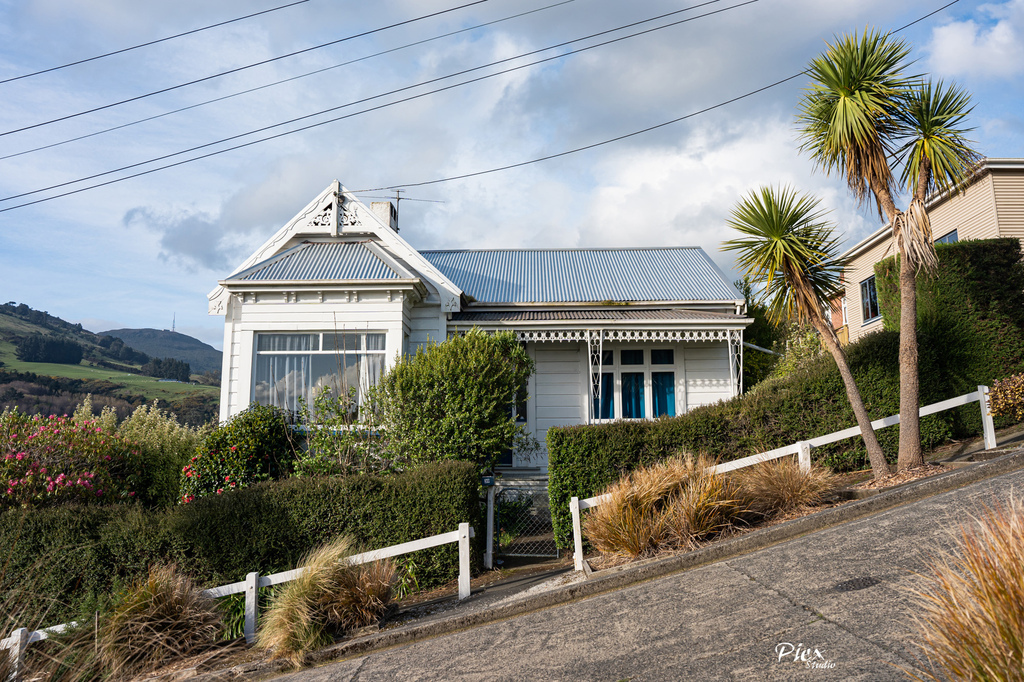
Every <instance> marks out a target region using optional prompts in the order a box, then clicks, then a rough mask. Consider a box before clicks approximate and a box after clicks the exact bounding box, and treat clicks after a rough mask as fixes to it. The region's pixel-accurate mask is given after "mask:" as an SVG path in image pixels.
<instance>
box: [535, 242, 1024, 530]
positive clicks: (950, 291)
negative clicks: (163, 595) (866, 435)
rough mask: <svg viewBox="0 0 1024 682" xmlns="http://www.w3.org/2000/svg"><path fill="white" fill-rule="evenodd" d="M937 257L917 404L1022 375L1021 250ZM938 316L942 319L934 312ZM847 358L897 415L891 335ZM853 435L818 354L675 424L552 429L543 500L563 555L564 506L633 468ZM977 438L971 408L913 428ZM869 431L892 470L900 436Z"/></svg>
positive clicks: (846, 409) (838, 383) (977, 246)
mask: <svg viewBox="0 0 1024 682" xmlns="http://www.w3.org/2000/svg"><path fill="white" fill-rule="evenodd" d="M938 253H939V259H940V260H939V262H940V269H939V275H938V276H937V277H936V278H935V279H934V280H932V282H931V284H930V287H931V289H928V286H929V285H928V284H927V283H926V284H923V285H922V292H923V293H922V300H923V301H925V303H924V304H923V305H922V306H921V310H922V314H923V316H930V318H929V320H930V321H926V320H923V321H922V324H921V329H920V331H919V335H918V341H919V351H918V352H919V358H918V362H919V373H920V382H921V404H922V405H926V404H929V403H934V402H938V401H940V400H945V399H947V398H951V397H953V396H956V395H962V394H964V393H969V392H971V391H973V390H975V389H976V387H977V386H978V385H979V384H990V383H991V382H993V381H994V380H995V379H997V378H1000V377H1003V376H1006V375H1008V374H1012V373H1014V372H1019V371H1021V370H1024V301H1022V298H1024V294H1022V293H1021V292H1024V267H1022V266H1021V264H1020V245H1019V242H1018V241H1017V240H1015V239H999V240H991V241H988V242H961V243H960V244H951V245H948V246H943V245H940V247H939V249H938ZM891 267H892V266H891V260H890V261H889V262H886V261H883V263H881V264H879V266H877V272H878V273H879V276H878V279H879V281H880V284H879V287H880V292H881V296H880V298H882V300H883V301H885V303H884V304H883V308H882V310H883V314H885V315H892V314H894V307H893V306H892V295H893V291H894V290H893V289H892V288H888V289H887V288H885V287H886V286H887V285H886V284H885V283H884V282H883V281H882V280H884V279H885V278H886V277H888V276H889V275H890V274H891V272H892V271H891ZM886 296H888V297H889V298H886ZM957 302H960V303H961V304H962V305H961V306H958V305H957ZM960 307H962V308H964V310H960V309H959V308H960ZM943 310H946V311H947V312H945V313H943V314H942V315H940V314H939V313H940V312H941V311H943ZM895 314H897V315H898V312H895ZM943 320H946V321H945V322H944V321H943ZM887 325H888V323H887ZM846 351H847V354H848V356H849V360H850V366H851V369H852V370H853V373H854V376H855V378H856V380H857V386H858V387H859V389H860V392H861V396H862V397H863V399H864V402H865V405H866V407H867V409H868V413H869V414H870V415H871V418H872V419H878V418H881V417H886V416H888V415H891V414H897V413H899V363H898V358H899V335H898V333H897V332H895V331H883V332H879V333H877V334H871V335H869V336H867V337H865V338H863V339H861V340H860V341H858V342H857V343H853V344H850V345H849V346H848V347H847V348H846ZM1002 421H1003V422H1004V423H1008V421H1007V420H1006V419H1004V420H1002ZM997 424H999V421H998V420H997ZM850 426H856V419H855V418H854V415H853V410H852V409H851V408H850V406H849V403H848V401H847V399H846V391H845V387H844V386H843V382H842V379H841V378H840V376H839V372H838V370H837V369H836V367H835V363H834V362H833V360H832V357H831V356H823V357H822V358H819V359H817V360H815V361H813V362H811V363H810V364H808V365H807V366H805V367H804V368H803V369H801V370H800V371H798V372H796V373H794V374H792V375H790V376H787V377H785V378H782V379H775V380H770V381H767V382H764V383H763V384H761V385H759V386H757V387H756V388H755V389H753V390H752V391H751V392H749V393H747V394H746V395H744V396H742V397H739V398H735V399H733V400H730V401H728V402H721V403H717V404H715V405H707V406H704V407H699V408H696V409H693V410H691V411H690V412H688V413H687V414H684V415H681V416H679V417H674V418H663V419H660V420H658V421H651V422H615V423H611V424H597V425H580V426H569V427H562V428H553V429H549V430H548V435H547V444H548V458H549V464H548V467H549V476H550V480H549V494H550V497H551V509H552V520H553V522H554V527H555V538H556V541H557V542H558V544H559V546H561V547H569V546H570V545H571V542H572V526H571V519H570V516H569V499H570V498H571V497H573V496H577V497H580V498H585V497H590V496H591V495H594V494H597V493H598V492H600V491H601V490H603V489H604V488H605V487H607V486H608V485H609V484H611V483H612V482H614V481H616V480H618V479H619V478H620V477H621V476H622V475H623V474H625V473H628V472H630V471H632V470H633V469H635V468H637V467H638V466H641V465H646V464H650V463H652V462H655V461H658V460H660V459H664V458H665V457H667V456H669V455H672V454H674V453H676V452H678V451H679V450H688V451H691V452H706V453H708V454H710V455H711V456H712V457H717V458H719V459H720V460H722V461H729V460H733V459H739V458H741V457H746V456H748V455H752V454H754V453H757V452H763V451H765V450H771V449H773V448H777V447H782V446H785V445H789V444H791V443H794V442H796V441H798V440H805V439H808V438H812V437H814V436H820V435H822V434H826V433H831V432H833V431H838V430H840V429H844V428H848V427H850ZM980 431H981V415H980V411H979V409H978V406H977V404H971V405H966V406H964V407H960V408H957V409H954V410H948V411H945V412H941V413H939V414H936V415H930V416H928V417H924V418H923V419H922V420H921V440H922V444H923V446H924V447H925V448H932V447H936V446H938V445H940V444H942V443H943V442H945V441H947V440H948V439H949V438H953V437H962V436H967V435H973V434H977V433H980ZM877 434H878V439H879V441H880V443H881V445H882V448H883V450H884V451H885V453H886V457H887V458H889V459H890V461H893V462H894V461H895V459H896V455H897V448H898V442H899V427H898V426H894V427H889V428H886V429H882V430H879V431H878V432H877ZM812 456H813V458H814V459H815V460H816V461H818V462H820V463H822V464H825V465H827V466H830V467H832V468H833V469H835V470H849V469H854V468H859V467H862V466H864V465H865V463H866V459H867V458H866V452H865V450H864V447H863V442H862V441H861V440H860V439H859V438H851V439H848V440H846V441H843V442H840V443H835V444H833V445H829V446H825V447H822V448H815V449H814V450H813V454H812Z"/></svg>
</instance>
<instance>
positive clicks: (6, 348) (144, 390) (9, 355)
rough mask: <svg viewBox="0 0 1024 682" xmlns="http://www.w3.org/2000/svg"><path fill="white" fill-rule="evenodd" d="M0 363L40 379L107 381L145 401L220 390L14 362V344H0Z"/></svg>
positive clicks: (83, 367)
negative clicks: (54, 377)
mask: <svg viewBox="0 0 1024 682" xmlns="http://www.w3.org/2000/svg"><path fill="white" fill-rule="evenodd" d="M0 362H3V363H4V364H3V369H7V370H13V371H16V372H33V373H34V374H40V375H42V376H59V377H68V378H71V379H95V380H100V381H110V382H113V383H115V384H121V385H122V386H124V387H125V391H126V392H128V393H132V394H135V395H141V396H145V398H146V399H147V400H153V399H156V398H159V399H160V400H176V399H178V398H182V397H185V396H187V395H190V394H193V393H202V394H207V395H219V394H220V389H219V388H217V387H215V386H199V385H192V384H180V383H177V382H173V381H160V380H158V379H155V378H153V377H144V376H141V375H138V374H129V373H127V372H119V371H117V370H113V369H106V368H105V367H95V366H93V365H86V364H80V365H59V364H53V363H46V362H22V361H21V360H18V358H17V356H16V355H15V352H14V345H13V344H11V343H8V342H6V341H0Z"/></svg>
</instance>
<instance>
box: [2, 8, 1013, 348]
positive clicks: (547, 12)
mask: <svg viewBox="0 0 1024 682" xmlns="http://www.w3.org/2000/svg"><path fill="white" fill-rule="evenodd" d="M294 1H295V0H220V1H219V2H216V3H211V2H208V1H207V0H174V1H173V2H171V1H165V0H149V1H148V2H138V1H137V0H30V1H26V0H0V81H6V82H2V83H0V157H5V158H0V298H2V299H3V300H4V301H15V302H19V303H22V302H23V303H27V304H28V305H30V306H32V307H33V308H37V309H41V310H47V311H48V312H50V313H51V314H54V315H58V316H59V317H62V318H64V319H66V320H70V321H72V322H81V323H82V325H83V326H84V327H85V328H86V329H90V330H92V331H97V332H98V331H104V330H107V329H114V328H121V327H132V328H139V327H153V328H158V329H168V328H170V327H171V325H172V321H173V323H174V324H175V328H176V329H177V330H178V331H179V332H182V333H186V334H190V335H193V336H195V337H197V338H199V339H201V340H203V341H205V342H207V343H210V344H211V345H213V346H215V347H217V348H220V347H221V345H222V343H221V341H222V336H223V319H222V318H218V317H211V316H208V315H207V300H206V295H207V293H209V292H210V290H211V289H213V288H214V287H215V286H216V284H217V281H218V280H219V279H223V278H224V277H226V276H227V275H228V274H230V272H231V271H232V270H233V269H234V268H235V267H236V266H237V265H239V264H240V263H241V262H242V261H243V260H244V259H245V258H246V257H248V256H249V254H250V253H252V251H254V250H255V248H256V247H258V246H259V245H260V244H261V243H263V241H265V240H266V239H267V238H268V237H269V236H270V235H272V234H273V233H274V232H276V231H277V230H278V229H279V228H280V227H281V226H282V225H284V224H285V223H286V222H287V221H288V220H289V219H290V218H291V217H292V216H293V215H295V214H296V213H297V212H298V211H299V210H301V209H302V208H303V207H304V206H305V205H306V204H307V203H308V202H309V201H310V200H312V199H313V198H314V197H315V196H316V195H317V194H318V193H319V192H320V191H322V190H323V189H324V188H326V187H327V186H328V185H329V184H330V183H331V182H332V181H333V180H335V179H338V180H340V181H341V182H342V184H343V185H345V186H346V187H347V188H348V189H350V190H370V189H374V188H380V187H393V186H397V185H413V184H415V183H423V182H430V181H434V180H439V179H444V178H450V177H452V176H458V175H464V174H470V173H476V172H478V171H486V170H489V169H493V168H497V167H501V166H506V165H512V164H518V163H521V162H524V161H529V160H532V159H537V158H540V157H544V156H549V155H553V154H560V153H562V152H566V151H569V150H572V149H576V148H580V147H586V146H589V145H593V144H595V143H600V142H603V141H606V140H611V139H613V138H617V137H620V136H623V135H627V134H629V133H633V132H636V131H640V130H643V129H646V128H649V127H652V126H657V125H659V124H663V123H666V122H668V121H671V120H674V119H679V118H682V117H685V116H689V117H688V118H685V119H684V120H681V121H678V122H676V123H672V124H670V125H665V126H662V127H660V128H657V129H655V130H652V131H650V132H646V133H643V134H639V135H634V136H632V137H628V138H626V139H623V140H619V141H616V142H611V143H609V144H604V145H601V146H598V147H594V148H591V149H588V150H585V151H581V152H578V153H573V154H568V155H565V156H561V157H559V158H556V159H552V160H548V161H543V162H540V163H534V164H529V165H526V166H522V167H519V168H514V169H511V170H505V171H501V172H495V173H489V174H484V175H477V176H474V177H469V178H465V179H460V180H454V181H448V182H440V183H435V184H426V185H420V186H410V187H407V188H406V190H405V191H403V193H402V195H401V196H402V200H401V202H400V204H399V212H400V215H399V227H400V230H401V234H402V236H403V237H404V238H405V239H406V240H407V241H409V242H410V243H411V244H412V245H413V246H414V247H416V248H419V249H437V248H466V249H480V248H574V247H630V246H672V245H684V246H691V245H696V246H700V247H702V248H704V249H705V250H706V251H707V252H708V254H709V255H710V256H711V257H712V258H713V259H714V260H715V261H716V262H717V263H718V264H719V265H720V266H721V267H722V268H723V269H724V270H725V271H726V272H727V273H728V274H729V275H730V276H735V275H736V269H735V262H734V256H733V255H732V254H730V253H725V252H722V251H721V250H720V245H721V243H722V242H723V241H724V240H726V239H729V238H731V237H732V236H733V235H732V234H730V232H731V230H730V228H729V227H728V226H727V225H726V220H727V218H728V215H729V212H730V210H731V209H732V208H733V207H734V206H735V204H736V202H737V201H739V200H740V199H741V198H742V197H743V196H744V195H745V194H746V193H748V192H750V191H751V190H753V189H755V188H757V187H760V186H762V185H775V186H779V185H790V186H792V187H794V188H796V189H798V190H800V191H801V192H805V193H809V194H813V195H814V196H816V197H818V198H820V200H821V202H822V206H823V207H825V208H827V209H828V210H830V211H831V213H830V219H831V220H832V221H834V222H835V224H836V231H837V232H836V234H837V236H839V238H840V239H841V240H842V241H843V242H844V244H845V245H846V246H852V245H853V244H855V243H856V242H857V241H859V240H860V239H862V238H864V237H866V236H867V235H868V234H870V233H871V232H873V231H874V230H876V229H877V228H878V227H879V226H880V225H881V223H880V221H879V219H878V217H877V215H876V214H875V213H874V211H873V210H872V207H870V206H867V207H864V206H858V204H857V203H856V201H855V200H854V199H853V198H852V197H851V196H850V194H849V192H848V191H847V190H846V187H845V184H844V183H843V182H842V180H841V179H839V178H837V177H834V176H833V177H829V176H827V175H825V174H824V173H822V172H820V171H819V170H817V169H816V168H815V166H814V164H813V163H812V161H811V159H810V158H809V157H808V156H807V155H806V154H802V153H801V152H800V151H799V138H798V134H797V130H796V122H795V118H794V116H795V112H796V106H797V103H798V102H799V99H800V97H801V94H802V92H803V89H804V88H805V87H806V86H807V84H808V83H807V79H806V78H805V77H803V76H801V77H798V78H796V79H793V80H790V81H788V82H786V83H783V84H781V85H777V86H775V87H772V88H768V89H767V90H764V91H762V92H759V93H757V94H753V95H750V96H749V97H745V98H743V99H740V100H738V101H735V102H731V103H729V104H725V105H724V106H719V107H716V108H713V109H710V110H708V111H703V110H705V109H708V108H709V107H713V106H715V105H719V104H721V103H723V102H727V101H729V100H732V99H734V98H736V97H739V96H741V95H745V94H747V93H750V92H752V91H755V90H758V89H760V88H764V87H765V86H767V85H770V84H772V83H775V82H776V81H779V80H782V79H785V78H788V77H790V76H793V75H795V74H799V73H800V72H801V71H802V70H803V69H804V68H805V67H806V65H807V63H808V62H809V61H810V60H811V59H812V58H814V57H815V56H816V55H818V54H819V53H820V52H821V51H822V50H823V48H824V46H825V41H828V40H832V39H833V38H834V36H836V35H841V34H843V33H850V32H854V31H862V30H864V29H865V27H872V28H877V29H879V30H883V31H889V30H895V29H898V28H900V27H902V26H904V25H906V24H909V23H911V22H913V21H915V20H917V19H919V18H921V17H923V16H925V15H927V14H929V13H931V12H934V11H935V10H938V9H939V8H940V7H942V6H943V5H945V4H946V3H947V2H948V0H903V1H901V2H892V0H858V1H857V2H850V1H849V0H836V1H833V0H753V1H752V2H747V1H746V0H714V1H712V2H700V0H687V1H686V2H681V1H675V2H671V1H669V0H648V1H645V2H628V3H627V2H621V0H571V1H569V2H560V0H483V1H480V2H473V0H378V1H377V2H372V3H370V2H356V1H354V0H346V1H332V0H305V1H304V2H299V3H298V4H294V5H292V6H290V7H282V5H286V4H288V3H289V2H294ZM698 5H700V6H698ZM687 8H690V9H687ZM264 10H272V11H266V12H264ZM532 10H536V11H532ZM678 10H686V11H682V12H678V13H676V14H673V15H671V16H667V17H664V18H662V19H658V20H655V21H647V20H650V19H653V18H655V17H658V16H660V15H665V14H668V13H670V12H677V11H678ZM531 11H532V12H531ZM257 12H263V13H262V14H259V15H257V16H252V17H249V18H246V19H241V20H239V21H230V20H232V19H238V18H240V17H244V16H246V15H250V14H254V13H257ZM527 12H529V13H528V14H523V13H527ZM712 13H713V14H712ZM431 14H433V15H434V16H427V15H431ZM515 15H522V16H515ZM704 15H706V16H704ZM683 19H690V21H687V22H685V23H678V24H676V25H672V26H669V25H668V24H672V23H674V22H679V21H681V20H683ZM221 22H230V23H224V24H223V25H221V26H217V27H214V28H209V29H207V30H200V31H195V29H202V28H204V27H207V26H211V25H213V24H219V23H221ZM635 22H644V23H640V24H637V25H635V26H633V27H631V28H621V27H624V26H626V25H628V24H634V23H635ZM396 24H400V25H396ZM649 29H656V30H653V31H648V30H649ZM188 31H194V32H192V33H190V34H188V35H185V36H182V37H179V38H173V39H170V40H162V41H160V42H157V43H155V44H152V45H149V46H146V47H140V48H138V49H131V50H125V51H122V52H120V53H119V54H115V55H112V56H108V57H102V58H99V59H92V60H90V61H86V62H84V63H80V64H77V65H73V66H68V67H67V68H59V69H54V70H50V71H47V72H46V73H41V74H37V75H28V76H27V77H22V78H19V77H20V76H26V75H27V74H33V73H34V72H37V71H42V70H46V69H52V68H53V67H59V66H62V65H65V64H69V63H71V62H76V61H79V60H84V59H88V58H91V57H96V56H98V55H103V54H105V53H108V52H112V51H116V50H124V49H125V48H130V47H132V46H136V45H140V44H142V43H147V42H150V41H158V40H160V39H163V38H167V37H170V36H174V35H176V34H179V33H184V32H188ZM608 31H610V32H608ZM641 31H648V32H647V33H644V34H643V35H637V36H634V37H628V38H624V39H622V40H618V41H616V42H613V43H611V44H607V45H601V46H598V43H601V42H606V41H609V40H612V39H615V38H623V37H625V36H629V35H630V34H633V33H638V32H641ZM602 32H608V33H604V34H603V35H602V36H599V37H595V38H587V36H591V35H593V34H597V33H602ZM360 34H362V35H360ZM446 34H449V35H446ZM899 35H900V36H901V37H902V38H904V39H906V40H907V41H908V42H909V43H910V44H911V45H912V46H913V59H915V60H916V61H915V63H914V65H913V67H912V70H913V71H915V72H917V73H921V74H929V75H931V76H932V78H935V79H943V80H947V81H948V80H955V81H956V82H957V83H958V84H960V85H962V86H963V87H965V88H966V89H967V90H968V91H969V92H970V93H971V94H972V96H973V102H974V105H975V108H974V110H973V112H972V114H971V117H970V125H972V126H973V127H974V128H975V129H974V130H973V131H972V133H971V135H970V136H971V139H972V140H974V142H975V147H976V149H977V150H978V151H979V153H981V154H982V155H984V156H988V157H1003V158H1014V157H1022V156H1024V108H1022V107H1021V104H1022V99H1024V98H1022V94H1024V92H1022V83H1024V81H1022V78H1021V76H1022V71H1024V0H1007V1H1006V2H992V3H979V2H970V1H969V0H960V1H959V2H956V3H954V4H952V5H951V6H949V7H947V8H945V9H943V10H941V11H939V12H938V13H936V14H935V15H933V16H931V17H929V18H927V19H924V20H923V21H921V22H919V23H916V24H914V25H913V26H911V27H909V28H907V29H905V30H903V31H902V32H901V33H900V34H899ZM580 39H584V40H580ZM569 41H576V42H571V43H569ZM325 43H334V44H332V45H328V46H326V47H317V46H320V45H323V44H325ZM414 43H416V44H414ZM563 43H569V44H567V45H562V46H561V47H554V46H557V45H561V44H563ZM590 46H595V47H592V49H585V50H582V51H579V52H577V53H575V54H567V53H569V52H571V51H573V50H579V49H580V48H587V47H590ZM552 47H554V49H545V48H552ZM309 48H317V49H309ZM299 51H303V52H302V53H301V54H297V55H293V56H290V57H286V58H282V59H275V58H276V57H280V56H283V55H287V54H290V53H293V52H299ZM535 51H539V52H536V53H535V54H533V55H531V56H529V57H522V56H521V55H524V54H525V53H531V52H535ZM550 57H554V58H553V59H548V58H550ZM541 59H547V61H544V62H543V63H540V64H532V65H531V62H534V61H537V60H541ZM267 60H272V61H267ZM501 60H505V61H502V63H501V64H499V65H494V66H488V65H491V64H493V63H494V62H499V61H501ZM263 61H267V63H264V64H261V65H258V66H253V67H251V68H243V67H248V66H249V65H252V64H255V63H257V62H263ZM519 66H522V67H523V68H518V69H516V70H513V71H510V72H508V73H504V74H497V72H498V71H502V70H507V69H510V68H513V67H519ZM479 67H483V68H479ZM471 69H472V71H467V70H471ZM225 71H233V73H229V74H227V75H223V76H217V74H221V73H223V72H225ZM314 71H320V72H319V73H315V74H312V75H306V74H311V72H314ZM459 72H466V73H464V74H463V75H461V76H457V77H454V78H452V77H448V78H445V77H447V76H451V75H452V74H456V73H459ZM492 74H497V75H493V76H492V77H487V78H482V79H480V80H477V81H476V82H471V83H466V84H464V85H458V84H459V83H463V82H464V81H469V80H472V79H478V78H480V77H482V76H489V75H492ZM210 76H217V77H212V78H211V77H210ZM435 79H441V80H435ZM196 80H199V81H200V82H198V83H193V84H191V85H187V86H184V87H175V86H179V85H182V84H185V83H188V82H191V81H196ZM286 80H287V82H283V83H279V84H276V85H271V84H274V83H277V82H278V81H286ZM427 81H434V82H433V83H431V84H425V82H427ZM264 86H268V87H264ZM447 86H456V87H449V88H448V89H446V90H443V91H440V92H433V93H431V90H436V89H438V88H444V87H447ZM257 88H258V89H257ZM246 90H252V91H251V92H247V93H244V94H239V93H243V91H246ZM399 90H401V92H397V93H396V92H394V91H399ZM156 91H163V92H160V93H159V94H155V95H151V96H146V95H149V93H153V92H156ZM387 93H393V94H387ZM416 95H422V96H419V97H415V98H414V99H410V100H409V101H405V102H399V101H398V100H400V99H404V98H409V97H411V96H416ZM214 99H218V100H219V101H216V102H210V100H214ZM125 100H132V101H129V102H125V103H121V104H117V105H116V106H108V105H111V104H115V103H120V102H124V101H125ZM185 107H188V109H186V110H184V111H179V112H177V113H169V112H174V111H175V110H178V109H182V108H185ZM374 108H376V109H375V110H370V109H374ZM93 109H97V110H96V111H92V112H91V113H82V112H87V111H89V110H93ZM327 110H332V111H329V112H327V113H322V112H325V111H327ZM702 111H703V113H699V112H702ZM79 114H80V115H79ZM691 114H693V115H692V116H690V115H691ZM342 116H347V117H346V118H343V119H341V120H336V121H333V122H329V121H330V119H333V118H339V117H342ZM300 117H304V118H301V120H300V121H297V122H294V123H288V124H285V125H276V124H282V123H284V122H286V121H290V120H293V119H299V118H300ZM57 119H61V120H57ZM142 119H149V120H146V121H142ZM140 121H141V122H140ZM315 124H320V125H315ZM310 125H314V127H310V128H309V129H307V130H302V131H297V129H298V128H300V127H304V126H310ZM268 126H275V127H272V128H269V129H267V130H265V131H264V132H261V133H257V134H252V132H253V131H256V130H258V129H262V128H266V127H268ZM111 129H113V130H111ZM290 131H296V132H290ZM279 133H290V134H284V135H280V136H278V137H276V138H275V139H269V140H266V141H262V142H258V143H256V144H249V145H247V146H245V147H243V148H240V149H235V150H227V149H228V148H229V147H231V146H235V145H239V144H245V143H248V142H252V141H255V140H260V139H262V138H267V137H270V136H272V135H276V134H279ZM79 137H82V139H78V140H73V141H72V138H79ZM226 138H235V139H234V140H232V141H231V142H221V141H222V140H224V139H226ZM40 147H48V148H46V149H39V148H40ZM198 147H201V149H199V150H197V151H192V152H187V153H181V152H183V151H185V150H189V149H193V148H198ZM222 150H227V151H223V153H216V154H213V155H211V156H208V157H207V158H203V159H198V160H195V161H189V162H187V163H178V165H175V166H173V167H170V168H164V169H160V167H161V166H165V165H168V164H175V163H177V162H180V161H186V160H188V159H191V158H193V157H197V156H200V155H204V154H211V153H212V152H220V151H222ZM158 157H166V158H165V159H164V160H163V161H153V160H154V159H157V158H158ZM126 166H132V168H131V169H130V170H124V171H118V170H117V169H120V168H123V167H126ZM110 171H117V172H110ZM147 171H152V172H147ZM135 173H144V174H142V175H139V176H138V177H134V178H126V176H127V175H131V174H135ZM90 176H96V177H95V178H93V179H92V180H86V181H82V179H83V178H86V177H90ZM112 180H113V181H114V182H110V181H112ZM100 183H109V184H105V185H104V186H100V187H95V188H91V189H89V187H90V186H92V185H96V184H100ZM58 185H60V187H57V188H55V189H47V188H50V187H53V186H58ZM38 190H44V191H41V192H40V191H38ZM74 190H83V191H78V192H76V193H73V194H69V195H67V196H62V197H55V195H57V194H62V193H65V192H69V191H74ZM19 195H21V196H19ZM387 196H390V197H394V196H395V193H394V191H393V190H392V191H372V192H365V193H363V194H361V195H360V198H362V199H363V200H364V201H366V202H367V203H369V202H370V201H373V200H379V199H380V198H382V197H387ZM40 199H43V200H44V201H41V202H39V203H33V204H30V205H24V206H22V204H26V203H27V202H34V201H37V200H40ZM5 209H9V210H5Z"/></svg>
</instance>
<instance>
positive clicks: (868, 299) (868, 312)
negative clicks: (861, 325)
mask: <svg viewBox="0 0 1024 682" xmlns="http://www.w3.org/2000/svg"><path fill="white" fill-rule="evenodd" d="M860 314H861V320H862V321H863V322H870V321H871V320H874V319H875V318H877V317H878V316H879V314H880V313H879V312H878V291H876V290H875V277H874V275H872V276H871V277H868V278H867V279H866V280H864V281H863V282H861V283H860Z"/></svg>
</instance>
